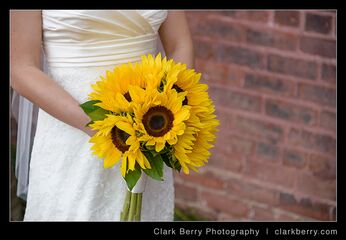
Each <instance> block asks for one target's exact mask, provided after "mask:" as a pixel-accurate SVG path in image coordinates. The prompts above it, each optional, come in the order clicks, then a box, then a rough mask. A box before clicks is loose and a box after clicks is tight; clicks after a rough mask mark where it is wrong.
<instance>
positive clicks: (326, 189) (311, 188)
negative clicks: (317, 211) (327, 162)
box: [297, 173, 336, 200]
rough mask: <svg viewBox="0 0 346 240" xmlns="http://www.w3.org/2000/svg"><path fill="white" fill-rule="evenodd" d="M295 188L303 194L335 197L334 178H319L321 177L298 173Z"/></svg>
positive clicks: (333, 198) (330, 198) (331, 198)
mask: <svg viewBox="0 0 346 240" xmlns="http://www.w3.org/2000/svg"><path fill="white" fill-rule="evenodd" d="M297 189H298V190H299V191H301V192H304V193H305V194H311V195H314V196H316V197H320V198H326V199H329V200H335V199H336V182H335V179H330V180H321V178H318V177H316V176H312V175H310V174H305V173H302V174H299V175H298V179H297Z"/></svg>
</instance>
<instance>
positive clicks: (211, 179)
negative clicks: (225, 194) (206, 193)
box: [178, 171, 225, 189]
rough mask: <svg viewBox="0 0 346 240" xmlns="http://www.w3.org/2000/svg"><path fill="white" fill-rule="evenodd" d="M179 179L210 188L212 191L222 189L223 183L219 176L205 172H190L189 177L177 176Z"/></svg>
mask: <svg viewBox="0 0 346 240" xmlns="http://www.w3.org/2000/svg"><path fill="white" fill-rule="evenodd" d="M178 175H179V178H180V179H182V180H183V181H186V182H191V183H196V185H200V186H204V187H208V188H212V189H223V188H224V185H225V182H224V180H223V179H221V178H220V177H219V176H217V175H215V174H214V173H212V172H210V171H207V172H204V173H195V172H193V171H191V172H190V174H189V175H186V174H178Z"/></svg>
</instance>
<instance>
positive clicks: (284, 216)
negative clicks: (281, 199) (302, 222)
mask: <svg viewBox="0 0 346 240" xmlns="http://www.w3.org/2000/svg"><path fill="white" fill-rule="evenodd" d="M299 218H300V217H299V216H298V215H296V214H295V213H294V214H292V212H287V211H283V210H281V209H280V211H279V212H278V211H275V220H276V221H297V220H299ZM303 219H304V217H303Z"/></svg>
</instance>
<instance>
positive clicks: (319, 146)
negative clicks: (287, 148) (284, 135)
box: [288, 128, 336, 155]
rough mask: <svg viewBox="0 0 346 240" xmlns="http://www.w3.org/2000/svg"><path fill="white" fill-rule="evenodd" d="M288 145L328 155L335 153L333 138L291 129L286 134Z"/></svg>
mask: <svg viewBox="0 0 346 240" xmlns="http://www.w3.org/2000/svg"><path fill="white" fill-rule="evenodd" d="M288 143H290V144H292V145H294V146H299V147H303V148H306V149H309V150H316V151H319V152H321V153H325V154H330V155H335V152H336V140H335V138H334V137H331V136H330V135H325V134H320V133H315V132H310V131H306V130H303V129H297V128H291V129H290V131H289V133H288Z"/></svg>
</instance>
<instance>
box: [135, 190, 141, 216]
mask: <svg viewBox="0 0 346 240" xmlns="http://www.w3.org/2000/svg"><path fill="white" fill-rule="evenodd" d="M141 211H142V193H138V194H137V204H136V215H135V220H136V221H140V220H141Z"/></svg>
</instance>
